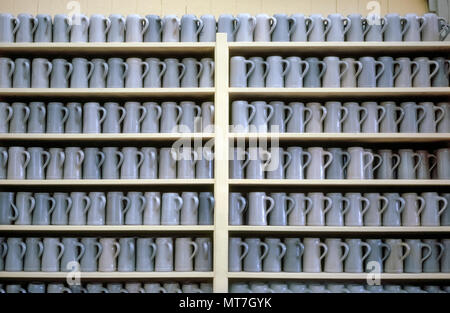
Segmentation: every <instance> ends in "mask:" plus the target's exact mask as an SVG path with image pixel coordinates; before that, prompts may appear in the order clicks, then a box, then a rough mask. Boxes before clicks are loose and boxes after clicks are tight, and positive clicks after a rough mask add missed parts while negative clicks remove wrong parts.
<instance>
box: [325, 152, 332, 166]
mask: <svg viewBox="0 0 450 313" xmlns="http://www.w3.org/2000/svg"><path fill="white" fill-rule="evenodd" d="M323 154H324V157H325V156H328V160H327V162H325V165H324V166H323V169H324V170H325V169H326V168H328V166H330V165H331V162H333V155H332V154H331V153H330V152H328V151H324V152H323Z"/></svg>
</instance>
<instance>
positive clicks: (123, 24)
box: [119, 16, 127, 32]
mask: <svg viewBox="0 0 450 313" xmlns="http://www.w3.org/2000/svg"><path fill="white" fill-rule="evenodd" d="M120 24H122V26H120ZM120 27H121V28H122V30H120V32H123V31H125V30H126V29H127V23H126V22H125V18H124V17H123V16H121V17H120V18H119V28H120Z"/></svg>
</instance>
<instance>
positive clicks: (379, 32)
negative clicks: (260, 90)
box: [0, 13, 449, 42]
mask: <svg viewBox="0 0 450 313" xmlns="http://www.w3.org/2000/svg"><path fill="white" fill-rule="evenodd" d="M0 22H1V23H2V25H4V28H3V32H2V33H1V34H0V42H51V41H53V42H178V41H181V42H197V41H199V42H213V41H215V35H216V32H218V33H226V34H227V38H228V41H266V42H267V41H303V42H304V41H311V42H317V41H319V42H322V41H330V42H336V41H337V42H342V41H440V40H444V39H445V37H446V36H447V35H448V33H449V25H448V24H447V21H446V20H445V19H444V18H442V17H438V16H437V15H436V14H434V13H426V14H424V15H423V16H417V15H416V14H406V15H405V16H400V15H399V14H396V13H389V14H386V15H385V16H384V17H380V16H379V15H376V14H369V15H368V16H367V17H363V16H361V15H360V14H349V15H348V16H343V15H341V14H330V15H328V16H327V17H324V16H322V15H321V14H311V15H310V16H305V15H304V14H292V15H290V16H288V15H287V14H274V15H273V16H269V15H267V14H258V15H256V16H252V15H250V14H248V13H240V14H237V15H236V16H233V15H230V14H222V15H220V16H219V18H218V19H217V21H216V19H215V17H214V16H213V15H210V14H205V15H202V16H200V17H197V16H195V15H192V14H185V15H183V16H182V17H181V19H180V18H178V17H177V16H176V15H166V16H163V17H160V16H158V15H154V14H149V15H146V16H145V17H143V16H140V15H137V14H130V15H128V16H126V18H125V17H124V16H122V15H120V14H112V15H110V16H109V17H106V16H104V15H101V14H93V15H91V16H90V17H87V16H86V15H83V14H74V15H72V16H67V15H64V14H57V15H55V16H54V18H53V20H52V17H51V16H50V15H47V14H38V15H36V17H34V16H32V15H30V14H19V15H18V16H17V17H14V16H13V15H11V14H8V13H3V14H1V15H0Z"/></svg>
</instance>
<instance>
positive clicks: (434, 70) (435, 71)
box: [428, 60, 439, 79]
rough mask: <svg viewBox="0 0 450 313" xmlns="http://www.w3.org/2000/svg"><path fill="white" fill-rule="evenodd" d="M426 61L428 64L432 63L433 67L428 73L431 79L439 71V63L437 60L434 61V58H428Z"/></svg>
mask: <svg viewBox="0 0 450 313" xmlns="http://www.w3.org/2000/svg"><path fill="white" fill-rule="evenodd" d="M428 63H429V64H430V65H434V69H433V71H431V74H430V79H432V78H433V77H434V76H436V74H437V73H438V71H439V63H438V62H437V61H434V60H429V61H428Z"/></svg>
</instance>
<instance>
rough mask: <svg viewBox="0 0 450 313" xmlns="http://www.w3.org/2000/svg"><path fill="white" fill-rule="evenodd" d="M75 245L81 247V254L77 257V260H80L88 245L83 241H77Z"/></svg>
mask: <svg viewBox="0 0 450 313" xmlns="http://www.w3.org/2000/svg"><path fill="white" fill-rule="evenodd" d="M75 246H77V247H80V254H78V256H77V257H76V260H77V262H79V261H80V260H81V258H82V257H83V255H84V253H85V252H86V247H85V246H84V244H82V243H81V242H77V243H75Z"/></svg>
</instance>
